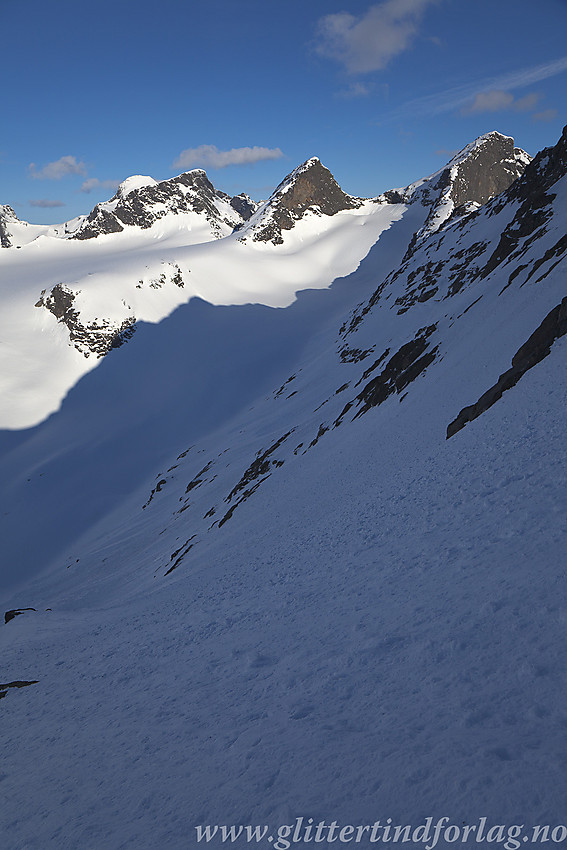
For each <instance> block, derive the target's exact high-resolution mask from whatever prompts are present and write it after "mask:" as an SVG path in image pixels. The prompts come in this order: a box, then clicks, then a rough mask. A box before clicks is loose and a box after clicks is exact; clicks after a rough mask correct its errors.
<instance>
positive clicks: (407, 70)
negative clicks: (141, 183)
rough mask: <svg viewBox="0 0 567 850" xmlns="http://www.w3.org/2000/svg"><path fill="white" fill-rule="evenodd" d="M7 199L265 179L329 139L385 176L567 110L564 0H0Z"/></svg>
mask: <svg viewBox="0 0 567 850" xmlns="http://www.w3.org/2000/svg"><path fill="white" fill-rule="evenodd" d="M1 18H2V24H1V30H0V46H1V51H2V59H3V69H4V73H3V80H2V111H1V115H2V118H3V121H2V130H3V131H2V133H1V135H0V203H7V204H10V205H11V206H13V207H14V209H15V211H16V213H17V214H18V216H19V217H20V218H23V219H25V220H28V221H33V222H38V223H46V222H59V221H64V220H67V219H70V218H72V217H73V216H75V215H78V214H79V213H85V212H88V211H89V210H90V209H91V208H92V207H93V206H94V204H95V203H96V202H97V201H100V200H104V199H106V198H108V197H110V196H111V195H112V194H113V193H114V187H115V186H116V184H117V183H118V182H119V181H121V180H124V179H125V178H126V177H128V176H130V175H132V174H149V175H151V176H152V177H155V178H156V179H166V178H168V177H171V176H173V175H174V174H177V173H179V172H180V171H185V170H188V169H190V168H194V167H202V168H205V169H206V171H207V173H208V174H209V177H210V178H211V180H212V181H213V183H214V184H215V185H216V186H217V187H218V188H220V189H223V190H224V191H226V192H229V193H230V194H237V193H238V192H241V191H246V192H248V193H249V194H250V195H252V196H253V197H255V198H257V199H259V198H263V197H266V196H267V195H269V193H270V191H271V189H272V188H273V187H274V186H275V185H276V184H277V183H278V182H279V181H280V180H281V179H282V178H283V177H284V176H285V175H286V174H287V173H288V172H289V171H291V170H292V169H293V168H294V167H295V166H296V165H298V164H300V163H301V162H303V161H304V160H305V159H307V158H308V157H310V156H319V157H320V158H321V160H322V161H323V163H324V164H325V165H327V166H328V167H329V168H330V169H331V171H332V172H333V173H334V175H335V177H336V178H337V180H338V181H339V183H340V184H341V185H342V186H343V188H344V189H345V190H346V191H348V192H351V193H352V194H355V195H363V196H368V197H369V196H372V195H376V194H378V193H380V192H382V191H384V190H386V189H389V188H393V187H396V186H401V185H406V184H407V183H409V182H411V181H412V180H415V179H417V178H419V177H422V176H425V175H426V174H429V173H431V172H432V171H435V170H437V169H438V168H440V167H441V166H442V165H443V164H444V162H445V161H447V159H449V158H450V157H451V155H452V153H453V152H454V151H455V150H458V149H460V148H461V147H463V146H464V145H465V144H467V143H468V142H469V141H472V140H473V139H474V138H476V137H477V136H479V135H480V134H482V133H485V132H488V131H489V130H493V129H496V130H499V131H500V132H502V133H505V134H507V135H511V136H514V138H515V139H516V144H517V145H518V146H520V147H523V148H524V149H526V150H527V151H528V152H529V153H531V154H534V153H536V152H537V151H538V150H540V149H541V148H542V147H545V146H546V145H550V144H554V143H555V142H556V141H557V138H558V137H559V135H560V132H561V128H562V126H563V124H564V123H565V122H566V120H567V119H566V116H565V108H564V105H565V102H566V100H567V98H566V94H567V47H566V39H565V34H566V33H567V2H565V0H539V2H537V3H536V2H532V0H475V2H474V3H470V2H467V0H385V2H380V3H374V4H373V3H368V2H358V0H348V2H344V0H287V2H286V3H277V2H273V0H268V2H260V0H239V2H229V0H208V2H197V0H195V2H192V0H160V2H159V3H156V2H149V0H97V2H96V3H80V2H77V0H73V2H70V0H55V2H53V3H46V2H45V0H42V2H38V0H19V2H17V3H8V2H7V0H4V2H3V3H2V14H1Z"/></svg>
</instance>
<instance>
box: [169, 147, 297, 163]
mask: <svg viewBox="0 0 567 850" xmlns="http://www.w3.org/2000/svg"><path fill="white" fill-rule="evenodd" d="M282 156H283V153H282V152H281V150H280V149H279V148H261V147H257V146H254V147H253V148H231V149H230V150H229V151H219V149H218V148H217V146H216V145H199V147H198V148H187V149H186V150H184V151H181V153H180V154H179V156H178V157H177V159H176V160H175V162H174V163H173V166H172V167H173V168H197V167H199V166H204V167H205V168H207V167H208V168H226V167H227V166H229V165H249V164H250V163H254V162H260V161H261V160H265V159H280V158H281V157H282Z"/></svg>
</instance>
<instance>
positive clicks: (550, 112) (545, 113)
mask: <svg viewBox="0 0 567 850" xmlns="http://www.w3.org/2000/svg"><path fill="white" fill-rule="evenodd" d="M532 118H533V120H534V121H553V120H554V119H555V118H557V109H543V110H542V111H541V112H534V114H533V115H532Z"/></svg>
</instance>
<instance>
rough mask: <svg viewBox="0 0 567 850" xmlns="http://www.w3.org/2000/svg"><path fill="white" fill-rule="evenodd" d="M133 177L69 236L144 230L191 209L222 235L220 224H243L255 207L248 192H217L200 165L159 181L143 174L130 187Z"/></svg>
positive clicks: (87, 236)
mask: <svg viewBox="0 0 567 850" xmlns="http://www.w3.org/2000/svg"><path fill="white" fill-rule="evenodd" d="M133 179H134V178H130V179H129V180H126V181H125V182H124V183H122V184H121V185H120V186H119V187H118V191H117V192H116V194H115V195H114V197H113V198H111V199H110V201H106V202H105V203H102V204H97V205H96V206H95V208H94V209H93V211H92V212H91V213H90V214H89V215H88V216H87V217H86V219H85V220H84V222H83V223H82V224H81V225H80V227H79V228H78V229H77V230H76V231H75V233H74V234H73V235H72V236H71V238H72V239H93V238H95V237H97V236H100V235H102V234H106V233H120V232H121V231H122V230H124V228H125V226H126V227H127V226H135V227H141V228H142V229H144V230H145V229H147V228H149V227H151V226H152V224H154V223H155V222H156V221H158V220H159V219H160V218H163V217H164V216H165V215H168V214H170V213H173V214H180V213H190V212H193V213H198V214H200V215H203V216H204V217H205V219H206V220H207V222H208V223H209V225H210V227H211V231H212V235H213V236H216V237H217V238H218V237H220V236H222V235H224V234H223V228H222V225H226V226H228V227H230V228H235V227H238V226H242V224H243V223H244V221H246V220H247V219H248V218H250V216H251V215H252V212H253V211H254V209H255V204H254V202H253V201H251V200H250V198H249V197H248V196H247V195H238V196H236V197H235V198H230V196H229V195H226V194H225V193H224V192H219V191H218V190H217V189H215V187H214V186H213V184H212V183H211V182H210V180H209V179H208V177H207V175H206V173H205V172H204V171H202V170H201V169H195V170H194V171H188V172H186V173H184V174H180V175H179V176H178V177H173V178H172V179H171V180H162V181H161V182H156V181H152V180H151V179H150V178H146V180H147V182H146V185H141V186H135V187H134V188H131V185H132V182H131V181H132V180H133Z"/></svg>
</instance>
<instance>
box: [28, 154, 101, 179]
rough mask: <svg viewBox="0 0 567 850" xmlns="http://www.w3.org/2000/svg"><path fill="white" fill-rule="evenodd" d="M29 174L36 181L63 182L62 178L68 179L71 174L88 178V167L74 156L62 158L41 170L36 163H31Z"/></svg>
mask: <svg viewBox="0 0 567 850" xmlns="http://www.w3.org/2000/svg"><path fill="white" fill-rule="evenodd" d="M29 172H30V177H33V178H34V179H35V180H61V178H62V177H67V176H68V175H69V174H80V175H82V176H83V177H86V175H87V166H86V165H85V163H84V162H80V161H78V160H77V158H76V157H74V156H62V157H61V159H57V160H55V162H49V163H48V164H47V165H44V166H43V168H40V169H39V170H38V169H37V166H36V164H35V162H30V164H29Z"/></svg>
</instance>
